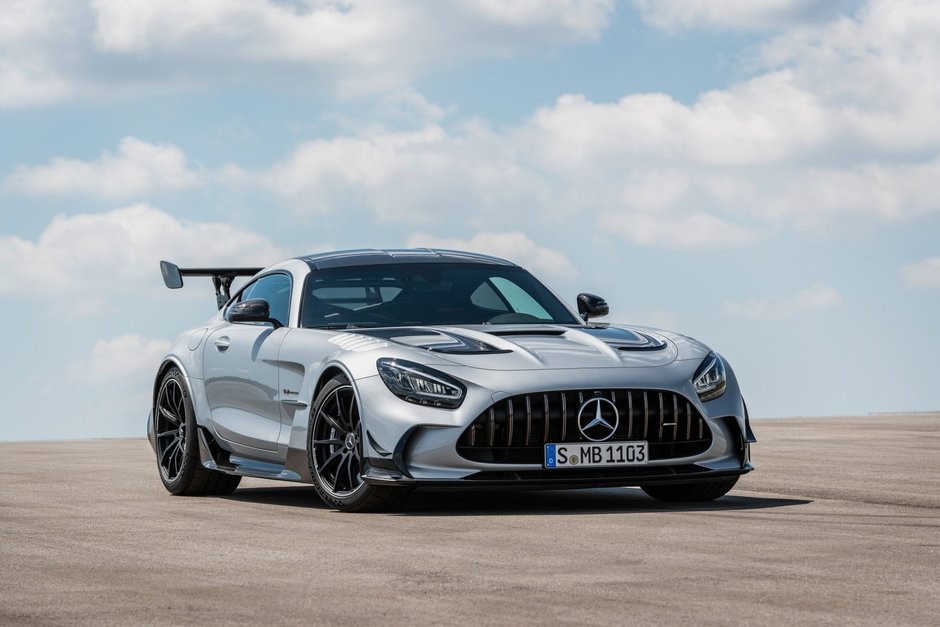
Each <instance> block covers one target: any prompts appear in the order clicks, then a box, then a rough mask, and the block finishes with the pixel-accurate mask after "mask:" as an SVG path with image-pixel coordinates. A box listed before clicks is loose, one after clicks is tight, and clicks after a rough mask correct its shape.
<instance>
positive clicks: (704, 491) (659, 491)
mask: <svg viewBox="0 0 940 627" xmlns="http://www.w3.org/2000/svg"><path fill="white" fill-rule="evenodd" d="M737 482H738V478H737V477H734V478H732V479H722V480H720V481H702V482H698V483H683V484H679V485H656V484H653V485H644V486H640V487H642V488H643V491H644V492H646V493H647V494H649V495H650V496H651V497H653V498H654V499H657V500H659V501H667V502H670V503H691V502H695V501H714V500H715V499H717V498H721V497H722V496H724V495H725V494H727V493H728V492H729V491H730V490H731V488H733V487H734V484H736V483H737Z"/></svg>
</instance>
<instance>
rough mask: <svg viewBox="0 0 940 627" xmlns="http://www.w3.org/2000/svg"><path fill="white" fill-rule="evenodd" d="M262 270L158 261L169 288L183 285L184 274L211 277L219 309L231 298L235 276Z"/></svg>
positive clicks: (174, 288)
mask: <svg viewBox="0 0 940 627" xmlns="http://www.w3.org/2000/svg"><path fill="white" fill-rule="evenodd" d="M262 270H264V268H180V267H178V266H177V265H176V264H173V263H170V262H169V261H161V262H160V272H161V273H162V274H163V282H164V283H165V284H166V286H167V287H168V288H170V289H171V290H178V289H179V288H181V287H183V277H184V276H207V277H212V285H214V286H215V300H216V304H217V305H218V306H219V309H222V307H223V306H224V305H225V303H227V302H228V300H229V298H231V294H230V290H231V287H232V281H234V280H235V277H239V276H254V275H256V274H258V273H259V272H261V271H262Z"/></svg>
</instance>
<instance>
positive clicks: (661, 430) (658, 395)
mask: <svg viewBox="0 0 940 627" xmlns="http://www.w3.org/2000/svg"><path fill="white" fill-rule="evenodd" d="M593 398H602V399H606V400H608V401H610V403H604V402H601V403H597V404H592V405H590V406H589V407H588V408H586V411H587V412H588V413H589V414H590V416H586V417H585V420H583V422H584V423H586V424H587V423H590V417H591V416H594V415H595V414H596V412H597V409H598V407H600V409H601V413H602V416H603V418H604V419H605V421H606V422H608V423H609V424H613V418H614V407H616V409H617V414H618V415H619V418H618V420H617V428H616V430H615V431H614V434H613V436H611V437H610V438H607V439H606V440H605V441H610V442H618V441H627V440H645V441H647V442H649V456H650V459H651V460H662V459H675V458H679V457H689V456H691V455H698V454H699V453H703V452H704V451H706V450H707V449H708V447H709V446H710V445H711V440H712V435H711V430H709V428H708V424H707V423H706V422H705V420H704V419H703V418H702V415H701V414H699V412H698V410H696V409H695V406H694V405H693V404H692V403H691V402H689V401H688V400H687V399H686V398H685V397H683V396H681V395H679V394H674V393H673V392H665V391H660V390H573V391H571V390H569V391H565V392H541V393H535V394H519V395H516V396H512V397H510V398H507V399H504V400H502V401H499V402H498V403H495V404H494V405H492V406H491V407H490V408H489V409H488V410H486V411H484V412H483V413H482V414H480V415H479V416H477V418H476V419H475V420H474V421H473V422H472V423H471V424H470V426H469V427H467V429H466V430H465V431H464V432H463V434H462V435H461V436H460V440H459V441H458V442H457V452H458V453H459V454H460V455H461V457H464V458H466V459H469V460H473V461H479V462H490V463H499V464H541V463H542V457H543V445H545V444H546V443H548V442H556V443H562V442H569V443H570V442H590V441H591V440H590V439H589V438H587V437H585V436H584V435H583V434H582V432H581V430H580V429H579V427H578V410H579V409H580V408H581V406H582V405H583V404H584V403H585V401H587V400H589V399H593ZM611 403H612V404H613V405H611ZM587 432H588V434H590V435H592V437H597V435H595V434H592V433H591V431H590V430H587ZM603 435H606V434H603Z"/></svg>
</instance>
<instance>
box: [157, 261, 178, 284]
mask: <svg viewBox="0 0 940 627" xmlns="http://www.w3.org/2000/svg"><path fill="white" fill-rule="evenodd" d="M160 272H161V273H162V274H163V282H164V284H166V286H167V287H168V288H170V289H171V290H178V289H179V288H181V287H183V275H182V274H181V273H180V269H179V267H178V266H177V265H176V264H174V263H170V262H169V261H161V262H160Z"/></svg>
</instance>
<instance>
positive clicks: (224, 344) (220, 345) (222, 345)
mask: <svg viewBox="0 0 940 627" xmlns="http://www.w3.org/2000/svg"><path fill="white" fill-rule="evenodd" d="M229 346H231V342H229V339H228V337H226V336H222V337H220V338H219V339H217V340H216V341H215V348H216V350H218V351H219V352H222V353H224V352H225V351H227V350H228V347H229Z"/></svg>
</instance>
